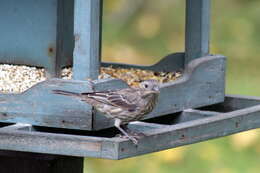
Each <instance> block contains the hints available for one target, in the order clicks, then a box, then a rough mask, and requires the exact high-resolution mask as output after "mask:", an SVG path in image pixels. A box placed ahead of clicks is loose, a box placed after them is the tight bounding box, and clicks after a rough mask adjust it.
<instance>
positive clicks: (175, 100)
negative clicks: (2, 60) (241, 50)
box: [0, 55, 226, 130]
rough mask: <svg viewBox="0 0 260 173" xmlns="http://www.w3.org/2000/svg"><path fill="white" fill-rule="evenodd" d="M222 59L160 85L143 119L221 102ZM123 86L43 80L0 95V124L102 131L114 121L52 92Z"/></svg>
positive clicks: (195, 64) (204, 61)
mask: <svg viewBox="0 0 260 173" xmlns="http://www.w3.org/2000/svg"><path fill="white" fill-rule="evenodd" d="M225 60H226V59H225V57H223V56H220V55H216V56H208V57H203V58H199V59H196V60H194V61H192V62H191V63H190V64H189V65H188V67H187V68H186V69H185V71H184V74H183V77H182V78H180V79H179V80H176V81H174V82H170V83H166V84H162V85H161V94H160V97H159V102H158V104H157V106H156V108H155V109H154V111H153V112H152V113H150V114H149V115H147V116H146V117H145V119H149V118H153V117H158V116H162V115H166V114H170V113H174V112H180V111H182V110H184V109H188V108H196V107H201V106H205V105H210V104H215V103H219V102H222V101H223V100H224V73H225V72H224V69H225ZM125 87H127V85H126V84H125V83H124V82H122V81H121V80H117V79H104V80H96V81H93V82H88V81H83V80H82V81H77V80H62V79H52V80H48V81H44V82H42V83H39V84H37V85H35V86H34V87H32V88H31V89H29V90H27V91H26V92H24V93H21V94H3V95H0V103H1V107H0V122H11V123H17V122H20V123H29V124H32V125H38V126H46V127H58V128H69V129H82V130H99V129H104V128H107V127H111V126H113V120H109V119H107V118H106V117H105V116H104V115H102V114H101V113H99V112H96V111H93V110H92V107H91V106H90V105H88V104H86V103H84V102H81V101H80V100H79V99H76V98H72V97H68V96H62V95H57V94H53V93H52V90H54V89H62V90H68V91H74V92H91V91H94V90H95V91H104V90H112V89H119V88H125ZM187 93H189V94H188V95H187ZM197 98H200V99H197Z"/></svg>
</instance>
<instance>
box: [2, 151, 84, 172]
mask: <svg viewBox="0 0 260 173" xmlns="http://www.w3.org/2000/svg"><path fill="white" fill-rule="evenodd" d="M61 147H62V146H61ZM0 172H3V173H17V172H19V173H36V172H37V173H83V158H80V157H71V156H57V155H49V154H38V153H26V152H19V151H0Z"/></svg>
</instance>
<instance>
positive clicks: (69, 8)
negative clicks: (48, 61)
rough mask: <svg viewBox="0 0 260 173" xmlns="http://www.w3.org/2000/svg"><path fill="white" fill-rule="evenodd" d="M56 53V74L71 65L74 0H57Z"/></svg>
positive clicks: (58, 75) (58, 74)
mask: <svg viewBox="0 0 260 173" xmlns="http://www.w3.org/2000/svg"><path fill="white" fill-rule="evenodd" d="M57 1H58V8H57V16H58V17H57V43H56V45H57V54H56V62H55V68H56V69H55V70H56V76H57V77H60V75H61V74H60V73H61V69H62V67H65V66H69V65H70V66H71V65H72V59H73V49H74V35H73V32H74V0H57Z"/></svg>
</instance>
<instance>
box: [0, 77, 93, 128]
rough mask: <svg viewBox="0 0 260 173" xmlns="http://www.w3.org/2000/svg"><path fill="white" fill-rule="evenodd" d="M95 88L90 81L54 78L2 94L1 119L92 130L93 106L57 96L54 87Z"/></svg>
mask: <svg viewBox="0 0 260 173" xmlns="http://www.w3.org/2000/svg"><path fill="white" fill-rule="evenodd" d="M54 89H63V90H68V91H75V92H87V91H92V88H91V84H90V83H89V82H87V81H85V82H83V81H69V80H61V79H51V80H47V81H44V82H42V83H40V84H37V85H35V86H33V87H32V88H31V89H29V90H27V91H26V92H24V93H22V94H3V95H0V104H1V107H0V121H1V122H12V123H16V122H20V123H28V124H33V125H41V126H47V127H60V128H76V129H91V126H92V108H91V106H89V105H86V104H84V103H83V102H81V101H80V100H78V99H75V98H72V97H65V96H61V95H54V94H53V92H52V90H54Z"/></svg>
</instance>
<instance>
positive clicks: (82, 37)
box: [73, 0, 102, 80]
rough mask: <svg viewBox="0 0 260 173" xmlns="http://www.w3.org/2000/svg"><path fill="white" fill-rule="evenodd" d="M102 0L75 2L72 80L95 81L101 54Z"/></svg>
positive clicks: (80, 0)
mask: <svg viewBox="0 0 260 173" xmlns="http://www.w3.org/2000/svg"><path fill="white" fill-rule="evenodd" d="M101 17H102V0H94V1H93V0H75V3H74V40H75V48H74V52H73V78H74V79H76V80H86V79H89V78H91V79H97V77H98V75H99V67H100V56H101V55H100V54H101V21H102V20H101Z"/></svg>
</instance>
